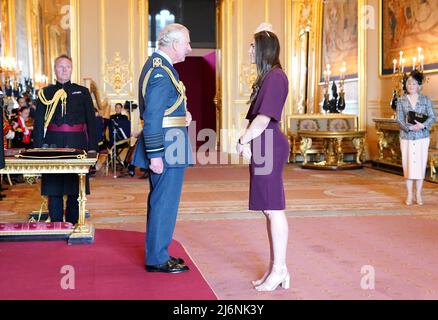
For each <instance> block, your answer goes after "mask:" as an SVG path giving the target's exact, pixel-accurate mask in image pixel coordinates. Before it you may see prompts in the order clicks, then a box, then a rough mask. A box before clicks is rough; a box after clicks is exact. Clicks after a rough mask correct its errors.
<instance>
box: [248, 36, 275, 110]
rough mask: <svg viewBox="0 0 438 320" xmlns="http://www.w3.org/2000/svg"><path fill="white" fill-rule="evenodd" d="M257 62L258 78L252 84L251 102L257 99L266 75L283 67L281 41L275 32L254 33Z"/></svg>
mask: <svg viewBox="0 0 438 320" xmlns="http://www.w3.org/2000/svg"><path fill="white" fill-rule="evenodd" d="M254 46H255V47H254V49H255V63H256V66H257V79H256V81H255V82H254V84H253V86H252V94H251V98H250V100H249V102H248V103H249V104H251V103H253V102H254V101H255V100H256V99H257V95H258V93H259V90H260V87H261V86H262V83H263V80H265V77H266V75H267V74H268V73H269V71H271V70H272V69H274V68H280V69H281V63H280V42H279V41H278V38H277V36H276V35H275V33H273V32H269V31H261V32H258V33H256V34H255V35H254Z"/></svg>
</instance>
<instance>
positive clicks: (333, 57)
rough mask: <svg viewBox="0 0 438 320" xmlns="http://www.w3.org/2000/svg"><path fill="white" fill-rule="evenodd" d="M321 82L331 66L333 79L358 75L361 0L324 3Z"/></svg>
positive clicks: (331, 78)
mask: <svg viewBox="0 0 438 320" xmlns="http://www.w3.org/2000/svg"><path fill="white" fill-rule="evenodd" d="M322 10H323V22H322V51H321V53H322V54H321V69H322V70H321V80H320V81H321V82H324V76H323V75H324V73H325V71H326V69H327V66H328V65H330V71H331V75H330V80H332V81H333V80H339V79H340V78H341V76H342V77H343V78H344V79H357V77H358V53H359V43H358V35H359V34H358V17H359V16H358V1H357V0H326V1H324V3H323V9H322Z"/></svg>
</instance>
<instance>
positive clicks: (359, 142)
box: [353, 138, 365, 165]
mask: <svg viewBox="0 0 438 320" xmlns="http://www.w3.org/2000/svg"><path fill="white" fill-rule="evenodd" d="M364 140H365V139H364V138H354V139H353V145H354V147H355V148H356V151H357V154H356V163H357V164H360V165H361V164H362V155H363V153H364V150H365V141H364Z"/></svg>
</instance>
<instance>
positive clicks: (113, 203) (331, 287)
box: [0, 165, 438, 299]
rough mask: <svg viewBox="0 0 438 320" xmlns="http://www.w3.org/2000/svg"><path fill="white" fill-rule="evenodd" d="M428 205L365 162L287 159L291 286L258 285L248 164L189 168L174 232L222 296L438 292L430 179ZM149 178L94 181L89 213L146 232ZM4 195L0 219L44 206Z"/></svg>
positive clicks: (108, 225) (259, 250)
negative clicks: (371, 282) (310, 165)
mask: <svg viewBox="0 0 438 320" xmlns="http://www.w3.org/2000/svg"><path fill="white" fill-rule="evenodd" d="M424 188H425V189H424V193H423V198H424V203H425V205H424V206H421V207H420V206H412V207H407V206H406V205H404V199H405V186H404V180H403V178H402V177H400V176H397V175H393V174H389V173H385V172H381V171H376V170H373V169H369V168H365V169H363V170H357V171H342V172H330V171H328V172H326V171H312V170H302V169H301V168H300V167H299V166H295V165H288V166H287V168H286V171H285V189H286V198H287V215H288V217H289V223H290V229H291V233H290V244H289V248H288V250H289V254H288V262H289V267H290V269H291V272H292V273H293V280H292V290H289V291H280V290H279V291H277V292H275V293H270V294H260V293H256V292H255V290H254V289H252V288H251V286H250V280H253V279H254V278H256V277H257V276H259V275H261V274H262V273H263V271H264V269H263V268H264V267H265V262H266V261H267V254H268V246H267V239H266V234H265V233H266V232H265V225H264V218H263V216H262V214H261V213H251V212H249V211H248V209H247V208H248V200H247V199H248V168H247V167H245V166H205V167H201V166H199V167H196V168H191V169H189V170H188V171H187V174H186V181H185V184H184V188H183V194H182V201H181V206H180V213H179V219H178V223H177V228H176V232H175V239H176V240H178V241H179V242H180V243H181V244H182V245H183V246H184V247H185V249H186V250H187V252H188V253H189V254H190V256H191V258H192V259H193V261H194V262H195V263H196V264H197V266H198V267H199V269H200V271H201V272H202V273H203V275H204V277H205V278H206V280H207V281H208V283H209V284H210V285H211V286H212V289H213V290H214V292H215V293H216V294H217V296H218V297H219V298H220V299H271V298H272V299H341V298H347V299H348V298H358V299H399V298H406V299H423V298H429V297H432V298H438V271H435V269H434V268H433V267H434V266H436V265H437V263H438V255H437V254H436V253H435V251H436V245H437V242H438V232H435V231H436V230H437V229H438V221H437V220H438V214H437V212H436V204H437V203H438V188H437V185H436V184H430V183H425V187H424ZM147 189H148V183H147V180H142V179H138V177H136V178H128V177H126V178H121V179H113V178H112V177H110V176H109V177H104V176H98V177H96V178H93V180H92V195H90V196H89V198H88V201H89V202H88V209H89V210H90V211H91V213H92V218H91V221H92V222H93V223H94V224H95V226H96V227H97V228H100V229H119V230H128V231H144V230H145V220H146V217H145V212H146V195H147ZM6 194H7V195H8V197H7V198H6V199H5V201H2V202H0V219H1V220H0V221H2V222H6V221H22V220H23V219H26V217H27V213H29V212H30V211H32V210H35V209H39V204H40V202H41V200H40V199H41V198H40V196H39V195H38V187H37V186H27V185H18V186H14V187H12V188H10V190H8V191H7V192H6ZM365 265H371V266H374V267H375V270H376V289H375V290H373V291H365V290H362V289H361V287H360V281H361V273H360V272H361V268H362V267H363V266H365Z"/></svg>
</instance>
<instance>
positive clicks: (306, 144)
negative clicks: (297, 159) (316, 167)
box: [300, 138, 312, 165]
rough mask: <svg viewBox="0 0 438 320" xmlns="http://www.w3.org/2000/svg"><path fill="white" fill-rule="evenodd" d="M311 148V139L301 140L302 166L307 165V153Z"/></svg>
mask: <svg viewBox="0 0 438 320" xmlns="http://www.w3.org/2000/svg"><path fill="white" fill-rule="evenodd" d="M311 147H312V139H311V138H302V139H301V145H300V151H301V154H302V155H303V158H304V163H303V164H304V165H305V164H307V162H308V159H307V151H309V150H310V148H311Z"/></svg>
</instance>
